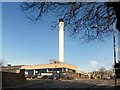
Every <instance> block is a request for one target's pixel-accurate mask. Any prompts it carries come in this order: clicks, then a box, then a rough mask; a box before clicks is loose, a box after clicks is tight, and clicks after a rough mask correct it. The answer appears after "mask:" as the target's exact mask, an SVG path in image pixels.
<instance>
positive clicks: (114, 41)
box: [113, 24, 117, 86]
mask: <svg viewBox="0 0 120 90" xmlns="http://www.w3.org/2000/svg"><path fill="white" fill-rule="evenodd" d="M114 29H115V28H114V24H113V45H114V65H116V44H115V43H116V40H115V36H116V34H115V30H114ZM114 68H115V86H116V85H117V79H116V67H114Z"/></svg>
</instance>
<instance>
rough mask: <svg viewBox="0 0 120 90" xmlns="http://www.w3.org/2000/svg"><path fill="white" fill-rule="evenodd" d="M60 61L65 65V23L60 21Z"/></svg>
mask: <svg viewBox="0 0 120 90" xmlns="http://www.w3.org/2000/svg"><path fill="white" fill-rule="evenodd" d="M59 61H60V62H62V63H64V21H63V19H59Z"/></svg>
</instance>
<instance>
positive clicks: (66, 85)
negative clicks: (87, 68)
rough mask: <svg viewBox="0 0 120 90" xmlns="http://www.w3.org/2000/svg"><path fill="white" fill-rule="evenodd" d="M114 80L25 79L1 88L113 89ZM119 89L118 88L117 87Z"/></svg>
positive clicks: (14, 89) (46, 89)
mask: <svg viewBox="0 0 120 90" xmlns="http://www.w3.org/2000/svg"><path fill="white" fill-rule="evenodd" d="M114 88H115V87H114V80H86V79H83V80H82V79H80V80H40V79H34V80H27V81H26V84H23V85H17V86H11V87H4V88H3V89H12V90H25V89H27V90H28V89H33V90H36V89H40V90H41V89H44V90H48V89H57V90H63V89H65V90H66V89H68V90H69V89H87V90H88V89H89V90H99V89H100V90H101V89H102V90H103V89H104V90H106V89H108V90H114ZM118 90H119V89H118Z"/></svg>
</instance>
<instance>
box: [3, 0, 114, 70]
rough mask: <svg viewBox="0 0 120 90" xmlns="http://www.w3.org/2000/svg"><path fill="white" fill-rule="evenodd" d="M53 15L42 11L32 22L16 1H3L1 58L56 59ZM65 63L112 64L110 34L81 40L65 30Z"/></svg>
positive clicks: (83, 66) (84, 66) (22, 62)
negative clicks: (96, 40) (85, 40)
mask: <svg viewBox="0 0 120 90" xmlns="http://www.w3.org/2000/svg"><path fill="white" fill-rule="evenodd" d="M55 19H59V18H58V17H56V16H55V15H51V14H48V15H45V16H44V17H43V18H42V20H40V21H39V22H37V23H33V22H31V21H30V20H29V19H28V18H26V15H25V14H24V13H23V12H22V11H21V10H20V7H19V3H18V2H9V3H8V2H4V3H2V58H3V59H4V60H5V62H6V63H7V64H11V65H36V64H46V63H49V61H50V59H56V60H58V28H56V29H55V30H51V26H52V25H53V23H52V22H53V21H54V20H55ZM64 47H65V49H64V50H65V52H64V53H65V55H64V59H65V63H69V64H72V65H75V66H77V67H78V69H79V70H80V71H85V72H91V71H93V70H98V69H99V68H100V67H105V68H106V69H110V68H112V65H113V41H112V37H110V38H109V39H107V40H105V41H104V42H92V43H89V44H81V43H80V40H76V39H73V38H71V37H70V36H69V34H68V32H67V30H65V46H64Z"/></svg>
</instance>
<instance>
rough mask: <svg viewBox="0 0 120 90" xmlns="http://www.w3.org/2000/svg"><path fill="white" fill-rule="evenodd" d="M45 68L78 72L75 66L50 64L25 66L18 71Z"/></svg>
mask: <svg viewBox="0 0 120 90" xmlns="http://www.w3.org/2000/svg"><path fill="white" fill-rule="evenodd" d="M45 68H69V69H73V70H78V68H77V67H76V66H73V65H71V64H67V63H52V64H38V65H25V66H22V67H21V68H20V69H26V70H29V69H45Z"/></svg>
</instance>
